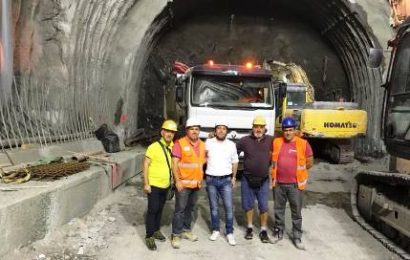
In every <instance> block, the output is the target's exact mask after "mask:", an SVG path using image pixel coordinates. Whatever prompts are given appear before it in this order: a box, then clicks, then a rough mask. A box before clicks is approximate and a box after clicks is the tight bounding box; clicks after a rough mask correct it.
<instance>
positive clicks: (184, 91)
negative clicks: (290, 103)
mask: <svg viewBox="0 0 410 260" xmlns="http://www.w3.org/2000/svg"><path fill="white" fill-rule="evenodd" d="M177 82H178V84H177V85H178V86H177V89H176V100H177V104H178V105H179V107H180V109H181V110H182V113H180V114H181V116H180V118H178V120H179V123H180V124H181V125H183V124H184V123H185V120H186V119H187V118H190V117H195V118H197V119H198V120H199V122H201V132H200V138H202V139H205V138H207V137H208V134H209V132H212V131H213V130H214V127H215V123H216V122H221V121H222V122H226V124H227V125H228V127H229V131H228V138H229V139H231V140H234V141H235V140H238V139H240V138H241V137H243V136H245V135H248V134H249V133H250V132H251V129H252V120H253V118H254V117H255V116H256V115H261V116H264V117H265V119H266V122H267V125H266V129H267V134H270V135H273V134H274V130H275V127H274V125H275V97H274V83H273V82H272V73H271V72H270V71H268V70H265V69H262V68H260V67H256V66H249V65H247V66H239V65H225V64H205V65H199V66H195V67H192V68H189V69H188V70H187V71H186V73H184V74H181V75H180V76H179V78H178V81H177Z"/></svg>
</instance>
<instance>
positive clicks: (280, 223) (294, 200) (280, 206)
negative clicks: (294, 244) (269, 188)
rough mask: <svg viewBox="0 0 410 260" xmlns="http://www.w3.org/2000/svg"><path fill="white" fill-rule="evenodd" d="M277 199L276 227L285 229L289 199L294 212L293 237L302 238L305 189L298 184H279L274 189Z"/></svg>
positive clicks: (291, 209)
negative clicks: (299, 187) (301, 188)
mask: <svg viewBox="0 0 410 260" xmlns="http://www.w3.org/2000/svg"><path fill="white" fill-rule="evenodd" d="M273 199H274V201H275V229H278V230H280V231H284V230H285V209H286V202H287V201H289V204H290V211H291V213H292V233H293V239H300V238H302V204H303V191H301V190H299V189H298V187H297V185H296V184H278V185H277V186H276V187H275V188H274V190H273Z"/></svg>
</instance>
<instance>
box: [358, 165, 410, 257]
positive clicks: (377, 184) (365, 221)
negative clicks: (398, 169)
mask: <svg viewBox="0 0 410 260" xmlns="http://www.w3.org/2000/svg"><path fill="white" fill-rule="evenodd" d="M386 187H388V190H390V191H391V192H390V193H391V194H397V193H398V191H400V190H402V191H404V192H402V193H400V194H401V198H400V200H401V201H404V202H406V201H407V202H408V201H409V197H410V193H409V187H410V175H406V174H399V173H391V172H377V171H367V172H360V173H358V174H357V175H356V178H355V180H354V183H353V185H352V192H351V206H352V214H353V217H354V219H355V220H356V221H357V223H358V224H359V225H360V226H362V227H363V228H364V229H365V230H366V231H368V232H369V233H370V234H371V235H373V236H374V237H375V238H376V239H377V240H379V241H380V242H381V243H382V244H383V245H384V246H386V247H387V248H388V249H389V250H391V251H392V252H394V253H396V254H398V255H399V256H400V257H401V258H402V259H409V260H410V245H409V243H410V242H409V241H410V237H409V233H410V230H409V228H408V226H406V225H410V223H408V221H407V219H408V217H409V215H410V209H409V206H408V205H404V206H403V205H402V203H397V204H396V202H395V201H394V200H395V199H394V198H393V199H391V198H389V194H388V193H389V192H386V193H383V191H386ZM391 216H393V218H390V217H391ZM390 219H393V220H394V221H397V223H395V222H390ZM389 223H390V224H389ZM371 224H373V225H374V224H378V225H377V226H378V227H385V228H384V231H383V233H382V231H381V230H378V229H376V228H375V227H374V226H373V225H371ZM403 225H404V227H403ZM386 230H390V231H392V232H390V233H389V236H387V235H385V233H386V232H385V231H386ZM386 234H387V233H386ZM391 234H395V236H393V237H392V235H391ZM397 244H401V245H403V244H405V249H403V248H401V247H399V246H398V245H397Z"/></svg>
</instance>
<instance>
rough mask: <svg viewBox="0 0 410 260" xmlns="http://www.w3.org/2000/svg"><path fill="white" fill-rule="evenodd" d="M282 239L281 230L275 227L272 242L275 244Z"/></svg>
mask: <svg viewBox="0 0 410 260" xmlns="http://www.w3.org/2000/svg"><path fill="white" fill-rule="evenodd" d="M282 239H283V230H280V229H278V228H275V230H274V231H273V243H274V244H276V243H278V242H279V241H281V240H282Z"/></svg>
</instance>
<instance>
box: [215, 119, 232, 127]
mask: <svg viewBox="0 0 410 260" xmlns="http://www.w3.org/2000/svg"><path fill="white" fill-rule="evenodd" d="M220 125H223V126H225V127H226V128H229V126H228V124H227V123H226V122H225V121H224V120H218V121H216V122H215V128H216V127H217V126H220Z"/></svg>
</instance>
